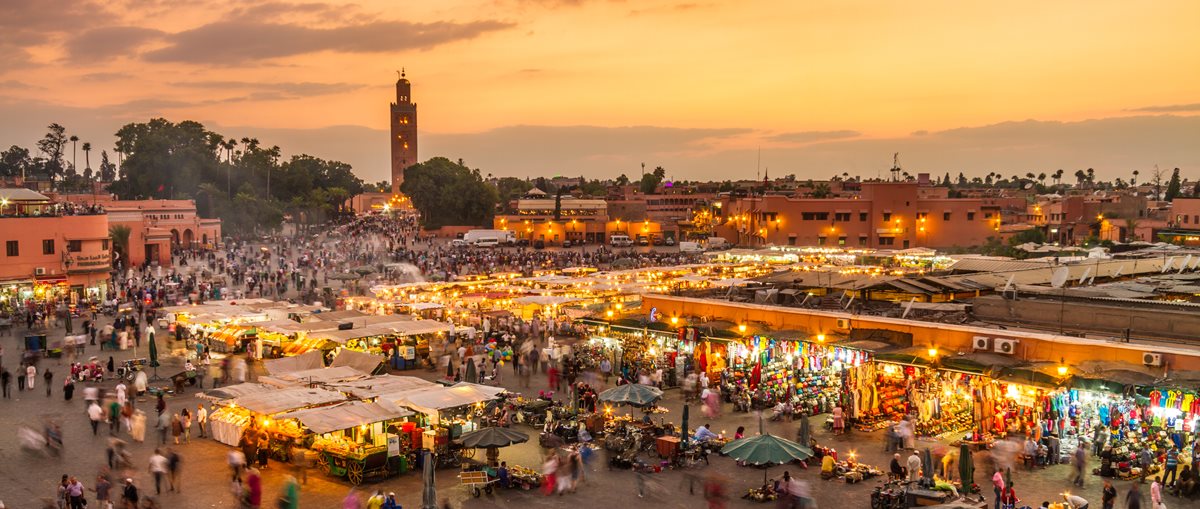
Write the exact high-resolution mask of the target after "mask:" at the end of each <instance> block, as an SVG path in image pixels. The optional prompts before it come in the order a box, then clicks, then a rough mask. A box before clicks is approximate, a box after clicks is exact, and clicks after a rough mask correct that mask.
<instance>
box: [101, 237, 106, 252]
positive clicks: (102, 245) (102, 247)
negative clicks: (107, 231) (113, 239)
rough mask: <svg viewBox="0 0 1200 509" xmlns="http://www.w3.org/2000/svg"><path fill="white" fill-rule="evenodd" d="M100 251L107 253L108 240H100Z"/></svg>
mask: <svg viewBox="0 0 1200 509" xmlns="http://www.w3.org/2000/svg"><path fill="white" fill-rule="evenodd" d="M100 250H101V251H108V239H101V240H100Z"/></svg>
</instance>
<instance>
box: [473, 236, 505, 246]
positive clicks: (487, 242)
mask: <svg viewBox="0 0 1200 509" xmlns="http://www.w3.org/2000/svg"><path fill="white" fill-rule="evenodd" d="M499 245H500V239H498V238H496V237H484V238H481V239H478V240H476V241H475V247H496V246H499Z"/></svg>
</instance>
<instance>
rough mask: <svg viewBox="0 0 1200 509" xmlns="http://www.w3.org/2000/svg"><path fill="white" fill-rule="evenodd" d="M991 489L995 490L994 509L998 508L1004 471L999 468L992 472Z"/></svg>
mask: <svg viewBox="0 0 1200 509" xmlns="http://www.w3.org/2000/svg"><path fill="white" fill-rule="evenodd" d="M992 491H995V492H996V509H1000V494H1001V493H1004V473H1002V472H1001V471H1000V469H999V468H997V469H996V473H995V474H992Z"/></svg>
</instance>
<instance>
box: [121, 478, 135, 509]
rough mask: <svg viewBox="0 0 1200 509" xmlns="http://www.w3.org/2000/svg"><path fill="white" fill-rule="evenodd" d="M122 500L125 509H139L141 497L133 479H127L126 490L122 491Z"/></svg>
mask: <svg viewBox="0 0 1200 509" xmlns="http://www.w3.org/2000/svg"><path fill="white" fill-rule="evenodd" d="M121 499H122V500H123V501H124V502H125V509H137V507H138V500H139V499H140V496H139V494H138V488H137V486H136V485H134V484H133V479H131V478H125V488H124V489H123V490H122V491H121Z"/></svg>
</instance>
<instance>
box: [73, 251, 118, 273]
mask: <svg viewBox="0 0 1200 509" xmlns="http://www.w3.org/2000/svg"><path fill="white" fill-rule="evenodd" d="M68 262H70V264H71V265H70V266H69V267H70V269H75V270H95V269H102V268H103V269H107V268H108V267H109V266H110V265H112V256H111V255H110V254H108V253H100V254H94V255H87V256H76V257H74V258H71V259H69V260H68ZM68 270H69V269H68Z"/></svg>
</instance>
